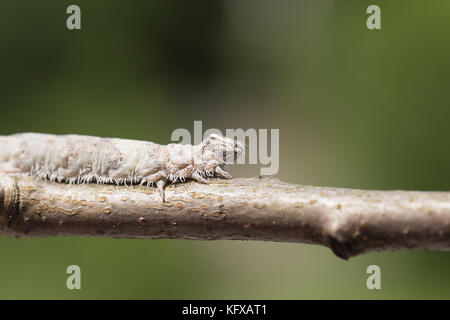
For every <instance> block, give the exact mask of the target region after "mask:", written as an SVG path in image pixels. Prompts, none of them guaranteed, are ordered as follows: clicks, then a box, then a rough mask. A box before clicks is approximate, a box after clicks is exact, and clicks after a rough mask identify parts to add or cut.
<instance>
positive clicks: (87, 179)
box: [0, 133, 243, 201]
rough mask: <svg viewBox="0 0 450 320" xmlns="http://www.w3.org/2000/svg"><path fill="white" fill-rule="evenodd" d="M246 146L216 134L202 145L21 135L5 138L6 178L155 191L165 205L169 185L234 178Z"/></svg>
mask: <svg viewBox="0 0 450 320" xmlns="http://www.w3.org/2000/svg"><path fill="white" fill-rule="evenodd" d="M242 151H243V147H242V145H241V144H240V143H239V142H237V141H234V140H232V139H230V138H227V137H223V136H220V135H216V134H212V135H210V136H209V137H208V138H206V139H205V140H204V141H203V142H202V143H200V144H199V145H194V146H193V145H181V144H174V143H172V144H168V145H160V144H157V143H153V142H147V141H139V140H129V139H118V138H100V137H92V136H83V135H75V134H71V135H52V134H41V133H20V134H14V135H10V136H0V172H1V173H4V174H29V175H31V176H35V177H38V178H40V179H46V180H50V181H51V182H59V183H69V184H81V183H100V184H103V183H111V184H125V185H145V186H147V187H150V186H153V185H155V186H156V187H157V188H158V190H159V194H160V196H161V199H162V201H165V195H164V186H165V185H166V184H167V183H174V182H177V181H181V182H184V181H185V180H186V179H194V180H196V181H198V182H201V183H208V181H207V180H206V178H207V177H212V176H214V175H220V176H222V177H224V178H231V175H230V174H228V173H227V172H226V171H225V170H224V166H225V165H226V164H227V163H228V162H227V160H228V159H236V158H237V157H238V156H239V154H240V153H241V152H242Z"/></svg>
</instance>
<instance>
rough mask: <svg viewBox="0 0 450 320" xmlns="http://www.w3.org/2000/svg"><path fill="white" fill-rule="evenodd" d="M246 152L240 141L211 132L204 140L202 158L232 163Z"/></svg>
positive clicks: (221, 163)
mask: <svg viewBox="0 0 450 320" xmlns="http://www.w3.org/2000/svg"><path fill="white" fill-rule="evenodd" d="M242 152H244V147H243V146H242V144H241V143H239V142H238V141H235V140H233V139H230V138H227V137H224V136H221V135H218V134H214V133H213V134H211V135H210V136H209V137H208V138H206V139H205V140H204V141H203V142H202V160H203V161H211V160H216V161H217V162H218V163H219V165H225V164H230V163H232V162H233V161H234V160H236V159H237V158H238V157H239V155H240V154H241V153H242Z"/></svg>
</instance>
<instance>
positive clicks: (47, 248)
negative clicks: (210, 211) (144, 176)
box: [0, 0, 450, 299]
mask: <svg viewBox="0 0 450 320" xmlns="http://www.w3.org/2000/svg"><path fill="white" fill-rule="evenodd" d="M70 4H77V5H79V6H80V7H81V12H82V14H81V16H82V17H81V19H82V29H81V30H79V31H69V30H67V28H66V18H67V16H68V15H67V14H66V8H67V6H68V5H70ZM371 4H378V5H379V6H380V7H381V16H382V30H379V31H370V30H368V29H367V28H366V25H365V21H366V18H367V17H368V15H367V14H366V8H367V7H368V6H369V5H371ZM0 16H1V18H0V134H2V135H7V134H12V133H17V132H30V131H34V132H47V133H55V134H64V133H78V134H89V135H97V136H105V137H112V136H113V137H121V138H131V139H143V140H151V141H155V142H158V143H169V142H170V136H171V133H172V131H173V130H174V129H177V128H187V129H189V130H191V131H192V129H193V121H194V120H202V121H203V129H208V128H219V129H221V130H225V129H226V128H244V129H247V128H255V129H263V128H267V129H271V128H278V129H280V170H279V172H278V174H277V175H276V176H277V177H278V178H280V179H281V180H283V181H286V182H291V183H298V184H308V185H323V186H325V185H326V186H335V187H352V188H369V189H416V190H450V169H449V163H450V148H449V146H450V143H449V139H450V125H449V120H450V102H449V99H450V86H449V85H450V79H449V75H450V42H449V39H450V2H449V1H439V0H433V1H422V0H396V1H383V0H376V1H375V0H351V1H350V0H347V1H337V0H336V1H332V0H320V1H318V0H298V1H294V0H293V1H287V0H271V1H267V0H251V1H250V0H246V1H241V0H226V1H217V0H214V1H211V0H204V1H203V0H202V1H198V0H194V1H173V0H169V1H139V0H137V1H124V0H123V1H119V0H114V1H112V0H110V1H105V0H96V1H88V0H86V1H75V0H73V1H44V0H41V1H26V0H2V1H1V3H0ZM258 169H259V167H258V166H244V167H235V168H232V172H233V174H234V175H235V176H239V177H250V176H255V175H258V174H259V170H258ZM0 257H1V258H0V298H3V299H16V298H19V299H35V298H41V299H49V298H56V299H81V298H86V299H108V298H112V299H119V298H122V299H131V298H135V299H182V298H183V299H191V298H192V299H231V298H233V299H234V298H235V299H242V298H245V299H304V298H308V299H315V298H324V299H348V298H352V299H363V298H364V299H381V298H384V299H394V298H412V299H415V298H425V299H428V298H434V299H444V298H445V299H449V298H450V254H449V253H442V252H425V251H397V252H383V253H371V254H367V255H363V256H360V257H356V258H353V259H351V260H350V261H343V260H340V259H338V258H336V257H335V256H334V255H333V254H332V253H331V251H330V250H329V249H327V248H322V247H317V246H310V245H302V244H278V243H264V242H244V241H211V242H206V241H182V240H110V239H83V238H42V239H9V238H5V237H0ZM71 264H76V265H79V266H80V267H81V270H82V290H79V291H77V290H74V291H69V290H67V289H66V286H65V282H66V278H67V276H68V275H66V273H65V270H66V267H67V266H68V265H71ZM371 264H376V265H379V266H380V267H381V274H382V289H381V290H374V291H370V290H368V289H367V288H366V279H367V277H368V275H367V274H366V268H367V266H368V265H371Z"/></svg>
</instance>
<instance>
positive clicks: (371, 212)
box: [0, 176, 450, 259]
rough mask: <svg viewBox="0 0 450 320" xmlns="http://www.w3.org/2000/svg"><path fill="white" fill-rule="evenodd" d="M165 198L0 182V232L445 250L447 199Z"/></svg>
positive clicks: (349, 251) (356, 195) (236, 188)
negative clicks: (163, 199) (264, 241)
mask: <svg viewBox="0 0 450 320" xmlns="http://www.w3.org/2000/svg"><path fill="white" fill-rule="evenodd" d="M166 199H167V202H165V203H162V202H161V199H160V197H159V195H158V192H157V191H156V189H154V188H146V187H139V186H131V187H125V186H113V185H97V184H84V185H67V184H60V183H54V182H53V183H52V182H46V181H41V180H38V179H36V178H33V177H24V176H14V177H13V176H0V234H3V235H10V236H19V237H21V236H31V237H33V236H63V235H67V236H68V235H70V236H91V237H92V236H93V237H111V238H179V239H205V240H212V239H239V240H268V241H282V242H302V243H311V244H319V245H324V246H327V247H330V248H331V249H332V250H333V252H334V253H335V254H336V255H338V256H339V257H341V258H344V259H348V258H349V257H352V256H355V255H357V254H361V253H365V252H370V251H380V250H394V249H404V248H408V249H427V250H444V251H449V250H450V192H416V191H365V190H352V189H339V188H327V187H311V186H300V185H292V184H287V183H283V182H280V181H279V180H277V179H272V178H264V179H262V178H251V179H232V180H219V179H212V180H211V183H210V184H209V185H202V184H198V183H196V182H189V183H182V184H176V185H171V186H169V187H167V188H166Z"/></svg>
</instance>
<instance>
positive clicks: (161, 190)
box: [156, 180, 166, 202]
mask: <svg viewBox="0 0 450 320" xmlns="http://www.w3.org/2000/svg"><path fill="white" fill-rule="evenodd" d="M165 185H166V180H158V182H156V187H157V188H158V191H159V195H160V196H161V200H162V201H163V202H166V196H165V194H164V186H165Z"/></svg>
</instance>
